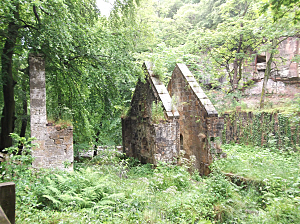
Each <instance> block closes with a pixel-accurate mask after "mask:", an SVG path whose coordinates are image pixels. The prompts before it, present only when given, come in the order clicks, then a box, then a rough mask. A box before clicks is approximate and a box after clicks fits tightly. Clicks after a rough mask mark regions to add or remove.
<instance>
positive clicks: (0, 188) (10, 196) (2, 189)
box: [0, 182, 16, 224]
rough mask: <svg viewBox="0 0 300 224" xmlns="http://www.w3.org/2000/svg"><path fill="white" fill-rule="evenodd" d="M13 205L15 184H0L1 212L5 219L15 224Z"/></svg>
mask: <svg viewBox="0 0 300 224" xmlns="http://www.w3.org/2000/svg"><path fill="white" fill-rule="evenodd" d="M15 204H16V193H15V183H13V182H7V183H1V184H0V206H1V207H2V210H3V211H4V213H5V214H6V217H7V218H8V220H9V221H10V223H12V224H14V223H15ZM1 223H2V222H1ZM3 223H4V222H3Z"/></svg>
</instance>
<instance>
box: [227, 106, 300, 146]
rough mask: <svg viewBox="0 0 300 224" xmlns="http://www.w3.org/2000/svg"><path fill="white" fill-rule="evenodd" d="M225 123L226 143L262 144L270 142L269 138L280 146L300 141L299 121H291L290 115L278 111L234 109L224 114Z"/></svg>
mask: <svg viewBox="0 0 300 224" xmlns="http://www.w3.org/2000/svg"><path fill="white" fill-rule="evenodd" d="M298 116H299V115H298ZM224 123H225V128H224V131H223V140H224V141H225V142H226V143H230V142H235V143H244V144H253V145H258V146H262V145H266V144H268V140H272V141H273V143H272V144H276V145H277V147H279V148H280V147H281V146H290V147H294V146H297V145H298V144H299V143H300V129H299V122H296V123H295V122H291V121H290V120H289V116H285V115H282V114H279V113H277V112H273V113H267V112H262V113H256V114H254V113H253V112H244V111H234V112H231V113H225V114H224ZM286 137H288V139H286Z"/></svg>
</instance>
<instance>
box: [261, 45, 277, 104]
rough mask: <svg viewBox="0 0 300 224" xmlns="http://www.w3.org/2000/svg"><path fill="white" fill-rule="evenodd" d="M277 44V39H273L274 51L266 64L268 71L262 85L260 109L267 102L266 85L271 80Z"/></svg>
mask: <svg viewBox="0 0 300 224" xmlns="http://www.w3.org/2000/svg"><path fill="white" fill-rule="evenodd" d="M276 46H277V44H276V41H275V40H273V41H272V48H273V49H272V51H271V55H270V58H269V60H268V62H267V66H266V71H265V75H264V82H263V87H262V90H261V96H260V106H259V108H260V109H263V108H264V104H265V95H266V94H265V92H266V87H267V83H268V80H269V77H270V74H271V69H272V68H271V65H272V62H273V57H274V51H273V50H274V49H275V48H276Z"/></svg>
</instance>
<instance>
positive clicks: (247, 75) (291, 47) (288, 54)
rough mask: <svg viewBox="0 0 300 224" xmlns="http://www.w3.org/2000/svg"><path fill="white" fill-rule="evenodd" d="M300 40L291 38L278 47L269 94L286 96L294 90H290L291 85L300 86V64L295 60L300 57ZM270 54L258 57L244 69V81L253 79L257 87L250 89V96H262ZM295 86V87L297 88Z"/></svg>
mask: <svg viewBox="0 0 300 224" xmlns="http://www.w3.org/2000/svg"><path fill="white" fill-rule="evenodd" d="M299 43H300V40H299V38H297V37H289V38H287V39H285V40H283V41H282V42H281V43H280V44H279V46H278V48H277V49H278V53H277V54H276V55H275V56H274V59H273V63H272V65H271V66H272V71H271V76H270V78H269V80H268V84H267V87H266V92H267V93H274V94H279V93H280V94H284V93H286V92H291V91H293V90H288V89H287V87H289V89H290V87H291V85H293V84H296V86H297V85H299V84H300V68H299V62H296V61H294V60H293V58H294V57H295V56H297V55H298V56H299V50H300V49H299V48H300V45H299ZM269 58H270V53H262V54H258V55H256V57H255V59H254V61H253V62H251V63H248V66H245V68H244V81H247V80H249V79H252V80H253V81H254V82H255V85H254V86H253V87H252V88H250V89H248V90H247V91H246V93H248V94H260V93H261V89H262V82H261V81H262V80H263V78H264V74H265V71H266V65H267V61H268V60H269ZM296 86H295V87H296Z"/></svg>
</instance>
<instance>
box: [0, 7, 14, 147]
mask: <svg viewBox="0 0 300 224" xmlns="http://www.w3.org/2000/svg"><path fill="white" fill-rule="evenodd" d="M18 6H19V5H18V4H17V6H16V11H14V17H15V18H16V19H18V17H19V11H18V9H19V7H18ZM18 29H19V27H18V25H17V24H16V23H15V20H13V21H12V22H10V23H9V24H8V27H7V33H8V37H7V39H6V40H5V44H4V48H3V51H2V55H1V65H2V74H1V76H2V80H3V97H4V107H3V113H2V118H1V139H0V151H2V150H3V149H5V148H7V147H10V146H12V139H11V137H10V136H9V134H10V133H12V132H13V131H14V126H15V120H16V117H15V100H14V86H15V81H14V79H13V71H12V68H13V54H14V49H15V45H16V41H17V37H18Z"/></svg>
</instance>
